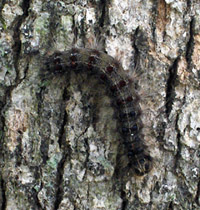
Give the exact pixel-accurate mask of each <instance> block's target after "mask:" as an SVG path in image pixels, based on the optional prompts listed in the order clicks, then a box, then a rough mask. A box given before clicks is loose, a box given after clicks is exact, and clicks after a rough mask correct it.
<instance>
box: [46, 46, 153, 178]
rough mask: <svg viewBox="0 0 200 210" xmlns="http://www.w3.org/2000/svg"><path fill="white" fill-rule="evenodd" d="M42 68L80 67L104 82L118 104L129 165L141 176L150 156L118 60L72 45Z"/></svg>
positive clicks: (56, 70) (135, 99)
mask: <svg viewBox="0 0 200 210" xmlns="http://www.w3.org/2000/svg"><path fill="white" fill-rule="evenodd" d="M45 68H46V70H47V71H48V72H49V71H50V72H53V73H63V72H65V71H72V70H73V71H75V72H77V73H78V72H80V71H81V70H83V69H84V70H86V71H88V72H89V74H95V75H96V76H98V77H99V79H100V80H101V81H103V82H104V83H106V85H107V86H108V87H109V89H110V91H111V92H112V93H113V95H114V97H115V98H116V101H115V105H116V106H117V107H118V110H119V120H120V123H121V131H120V132H121V135H122V137H123V144H124V145H125V148H126V150H127V156H128V158H129V165H130V166H131V167H132V168H133V169H134V171H135V173H136V174H137V175H138V176H143V175H144V174H146V173H148V172H149V171H150V170H151V169H152V165H153V164H152V162H153V160H152V157H151V156H150V154H149V152H148V150H147V146H146V145H145V143H144V140H143V139H144V137H143V136H142V134H141V132H140V128H141V127H142V126H141V122H140V120H139V115H140V107H139V105H138V97H137V94H136V92H134V93H133V94H131V92H130V87H129V83H130V81H129V79H128V78H127V76H126V75H125V74H124V70H123V69H122V66H121V65H120V64H119V62H117V61H116V60H115V59H114V58H112V57H111V56H109V55H107V54H106V53H103V52H100V51H98V50H92V49H78V48H73V49H71V50H68V51H64V52H55V53H54V54H53V55H51V56H49V57H48V58H47V60H46V62H45Z"/></svg>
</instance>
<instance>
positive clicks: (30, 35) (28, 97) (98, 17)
mask: <svg viewBox="0 0 200 210" xmlns="http://www.w3.org/2000/svg"><path fill="white" fill-rule="evenodd" d="M0 31H1V36H0V51H1V55H0V59H1V62H0V67H1V68H0V84H1V85H0V107H1V118H0V119H1V120H0V128H1V132H0V138H1V144H0V149H1V152H0V161H1V162H0V168H1V171H0V183H1V184H0V206H1V209H2V210H3V209H7V210H11V209H19V210H23V209H34V210H36V209H49V210H51V209H52V210H53V209H54V210H55V209H59V210H62V209H69V210H75V209H79V210H86V209H90V210H98V209H99V210H100V209H101V210H103V209H105V210H107V209H110V210H119V209H121V210H126V209H127V210H131V209H134V210H140V209H141V210H143V209H160V210H167V209H170V210H172V209H173V210H175V209H177V210H178V209H181V210H182V209H184V210H198V209H200V181H199V177H200V176H199V175H200V167H199V166H200V108H199V107H200V96H199V95H200V94H199V93H200V90H199V83H200V79H199V78H200V74H199V71H200V3H199V1H198V0H191V1H190V0H158V1H150V0H147V1H141V0H136V1H135V0H130V1H118V0H113V1H106V0H99V1H97V0H96V1H92V0H91V1H89V0H88V1H86V0H81V1H70V0H68V1H67V0H63V1H49V0H47V1H42V0H33V1H31V0H15V1H14V0H2V1H1V3H0ZM72 47H78V48H94V49H98V50H101V51H104V52H106V53H107V54H108V55H110V56H112V57H114V58H115V59H117V60H118V61H119V62H120V63H121V64H122V66H123V68H124V69H125V71H124V74H125V75H127V76H128V77H129V78H130V79H131V80H133V83H134V85H133V86H132V87H131V88H132V89H133V91H134V90H135V89H137V92H138V95H139V99H140V100H138V101H137V103H139V104H140V107H141V111H142V114H141V121H142V122H143V126H144V127H143V129H142V131H141V132H142V133H143V135H144V140H145V142H146V144H147V146H148V149H149V151H150V154H151V156H152V157H153V169H152V170H151V171H150V172H149V173H147V174H145V175H144V176H137V175H135V174H134V173H133V172H132V170H131V168H130V167H128V163H127V162H128V158H127V154H126V153H127V152H126V149H125V148H124V146H123V143H122V142H121V140H120V138H121V136H120V132H119V131H118V129H119V119H118V118H116V117H115V115H116V113H117V112H118V110H117V108H114V107H112V106H111V105H110V104H112V100H113V98H112V97H111V96H110V95H109V93H108V91H107V86H106V84H101V83H99V82H98V79H97V78H96V77H95V75H94V76H90V75H88V74H87V73H85V72H80V73H79V74H75V73H74V72H71V73H70V74H54V73H52V72H49V73H48V72H47V73H46V71H44V72H43V70H44V69H43V63H44V58H46V57H48V56H49V55H50V54H52V53H53V52H55V51H66V50H68V49H71V48H72ZM131 91H132V90H131Z"/></svg>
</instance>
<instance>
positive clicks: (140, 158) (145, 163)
mask: <svg viewBox="0 0 200 210" xmlns="http://www.w3.org/2000/svg"><path fill="white" fill-rule="evenodd" d="M132 164H133V167H134V171H135V174H136V175H138V176H143V175H144V174H146V173H149V172H150V171H151V169H152V167H153V160H152V157H151V156H150V155H148V154H138V155H135V157H134V161H133V162H132Z"/></svg>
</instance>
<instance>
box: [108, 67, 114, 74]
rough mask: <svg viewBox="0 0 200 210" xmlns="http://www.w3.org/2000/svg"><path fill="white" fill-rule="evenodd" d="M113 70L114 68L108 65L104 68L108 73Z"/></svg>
mask: <svg viewBox="0 0 200 210" xmlns="http://www.w3.org/2000/svg"><path fill="white" fill-rule="evenodd" d="M113 70H114V68H113V67H112V66H108V67H107V68H106V71H107V72H108V73H112V72H113Z"/></svg>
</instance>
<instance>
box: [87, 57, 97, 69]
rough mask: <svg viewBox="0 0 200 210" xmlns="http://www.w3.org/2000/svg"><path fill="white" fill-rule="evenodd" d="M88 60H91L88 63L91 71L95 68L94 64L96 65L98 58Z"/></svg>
mask: <svg viewBox="0 0 200 210" xmlns="http://www.w3.org/2000/svg"><path fill="white" fill-rule="evenodd" d="M88 60H89V62H88V68H90V69H91V68H92V67H93V64H95V63H96V58H95V57H94V56H92V55H91V56H90V57H89V59H88Z"/></svg>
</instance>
